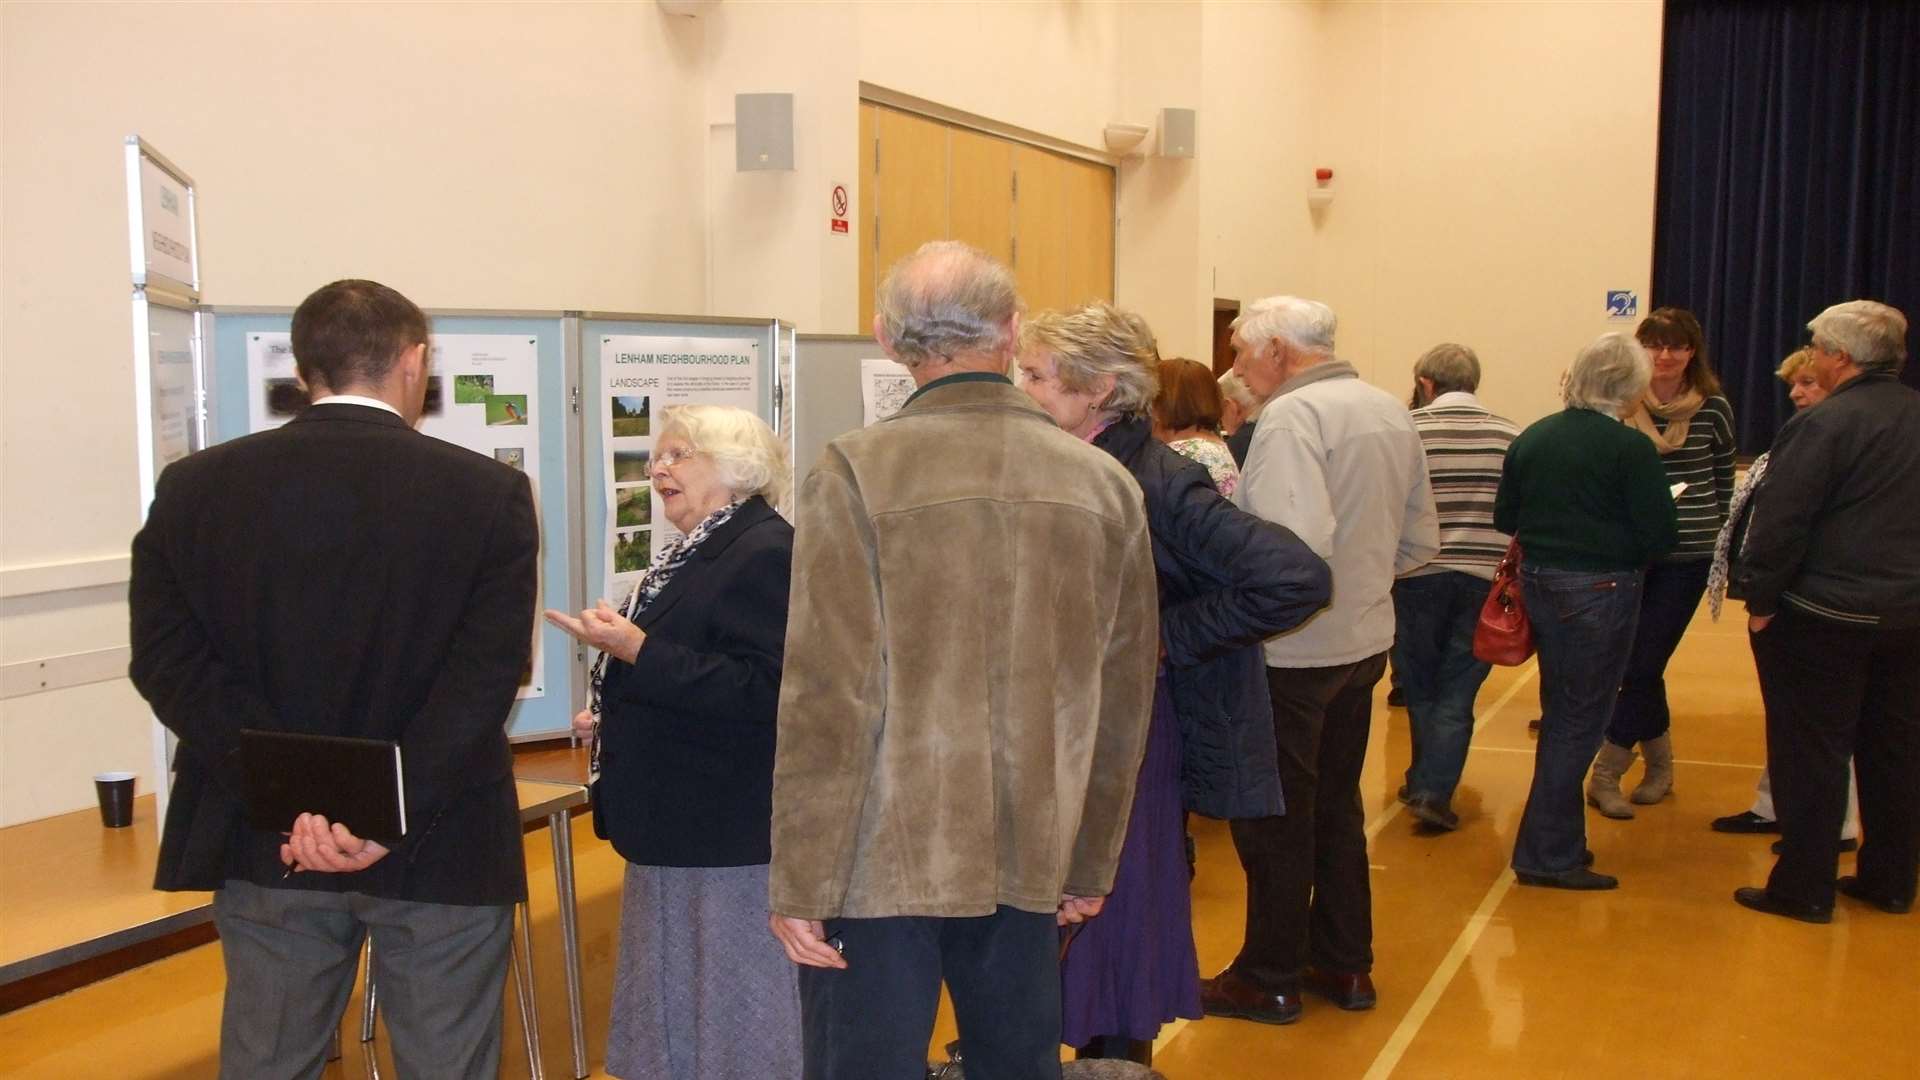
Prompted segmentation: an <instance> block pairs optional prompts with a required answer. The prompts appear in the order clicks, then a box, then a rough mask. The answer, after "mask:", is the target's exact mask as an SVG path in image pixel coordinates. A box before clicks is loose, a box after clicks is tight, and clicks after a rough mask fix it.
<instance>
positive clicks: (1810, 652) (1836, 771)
mask: <svg viewBox="0 0 1920 1080" xmlns="http://www.w3.org/2000/svg"><path fill="white" fill-rule="evenodd" d="M1749 640H1750V641H1751V642H1752V644H1753V659H1754V663H1755V665H1756V666H1757V667H1758V668H1759V670H1760V693H1761V696H1762V697H1763V698H1764V699H1765V701H1766V706H1767V762H1768V765H1769V766H1770V767H1771V768H1772V770H1773V805H1774V811H1775V813H1776V814H1777V815H1778V816H1779V820H1780V834H1781V835H1780V840H1781V845H1780V847H1781V852H1780V860H1779V861H1778V862H1777V863H1775V864H1774V867H1773V874H1772V876H1771V877H1769V878H1768V879H1767V891H1768V892H1770V893H1772V894H1774V895H1775V896H1778V897H1781V898H1783V899H1788V900H1794V901H1798V902H1800V903H1804V904H1813V905H1817V906H1821V907H1824V906H1827V905H1830V904H1832V903H1833V879H1834V874H1835V873H1836V872H1837V867H1838V863H1839V857H1840V856H1839V849H1838V846H1837V844H1838V841H1837V837H1839V835H1840V826H1841V823H1842V821H1843V820H1844V819H1845V817H1846V813H1847V758H1848V757H1850V756H1851V757H1852V758H1853V759H1854V765H1855V769H1856V771H1857V773H1858V775H1859V782H1860V833H1861V838H1860V856H1859V861H1858V862H1857V863H1856V866H1857V871H1856V872H1857V873H1858V875H1859V877H1860V881H1861V883H1862V884H1863V885H1864V886H1865V887H1866V888H1867V889H1868V890H1869V891H1870V892H1872V893H1873V894H1874V895H1876V896H1880V897H1884V898H1886V899H1890V900H1895V901H1898V900H1911V899H1912V898H1913V896H1914V888H1915V884H1916V879H1920V627H1915V628H1908V629H1903V630H1881V629H1875V628H1871V627H1858V626H1849V625H1847V624H1845V623H1838V622H1829V621H1827V620H1825V619H1818V618H1815V617H1813V616H1811V615H1807V614H1805V613H1803V612H1801V611H1798V610H1797V609H1794V608H1791V607H1783V608H1782V609H1781V610H1780V613H1779V614H1778V615H1776V616H1774V619H1773V622H1771V623H1769V624H1768V625H1767V628H1766V629H1765V630H1762V631H1761V632H1760V633H1758V634H1752V635H1750V637H1749Z"/></svg>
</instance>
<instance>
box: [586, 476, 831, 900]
mask: <svg viewBox="0 0 1920 1080" xmlns="http://www.w3.org/2000/svg"><path fill="white" fill-rule="evenodd" d="M792 577H793V526H791V525H788V524H787V523H786V521H785V520H783V519H782V518H781V517H780V515H779V514H777V513H775V512H774V509H773V507H771V506H768V505H767V502H766V500H765V499H762V498H760V497H758V496H755V497H754V498H751V499H748V500H747V501H746V503H744V504H743V505H742V506H741V507H740V509H739V510H737V511H735V512H734V515H733V517H732V518H730V519H729V520H728V521H727V523H726V524H724V525H722V526H720V527H719V528H718V529H715V530H714V531H713V532H712V534H710V535H709V536H708V537H707V538H706V539H705V540H703V541H701V542H700V546H699V547H697V548H694V549H693V554H692V555H690V556H688V558H687V562H686V564H685V565H684V566H682V567H681V568H680V570H679V571H678V572H677V573H676V574H674V576H673V580H672V581H669V582H668V583H667V587H666V588H665V589H664V590H663V591H662V592H661V593H660V595H659V596H658V597H655V598H654V601H653V603H652V604H651V605H650V606H649V607H648V608H647V610H646V611H644V612H642V613H641V615H640V617H639V619H638V620H637V622H638V625H639V627H640V628H641V629H642V630H645V631H646V632H647V640H646V643H645V644H643V645H641V646H640V652H639V654H638V655H637V656H635V657H634V662H633V663H632V664H631V665H628V664H625V663H622V662H621V661H619V660H615V659H611V658H609V659H608V661H607V668H606V673H605V678H604V681H603V684H602V695H601V716H600V782H599V784H598V785H597V786H596V788H595V791H594V796H595V797H594V815H595V817H594V823H595V828H596V829H597V830H598V831H599V832H600V834H601V835H602V836H605V837H606V838H607V839H608V840H610V841H612V843H613V848H614V850H615V851H618V852H619V853H620V854H621V855H622V856H624V857H626V859H627V860H628V861H629V862H635V863H640V864H643V865H646V866H752V865H757V864H760V863H765V862H768V861H769V860H770V859H771V857H772V855H771V850H770V842H769V835H770V833H771V831H772V827H773V743H774V717H775V714H776V713H777V712H778V711H779V704H780V663H781V656H782V654H783V653H784V652H785V650H786V642H787V589H788V585H789V584H790V582H791V581H792Z"/></svg>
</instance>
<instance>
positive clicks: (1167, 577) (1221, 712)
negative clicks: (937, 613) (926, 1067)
mask: <svg viewBox="0 0 1920 1080" xmlns="http://www.w3.org/2000/svg"><path fill="white" fill-rule="evenodd" d="M1157 360H1158V355H1157V352H1156V350H1155V349H1154V345H1153V338H1152V334H1151V331H1150V330H1148V329H1147V328H1146V324H1145V323H1143V322H1141V321H1140V320H1139V318H1138V317H1137V316H1131V315H1129V314H1128V313H1126V312H1122V311H1119V310H1117V309H1115V308H1113V307H1110V306H1108V305H1106V304H1093V305H1090V306H1088V307H1085V308H1081V309H1080V310H1078V311H1073V312H1068V313H1064V314H1062V313H1056V312H1048V313H1044V314H1041V315H1038V316H1035V317H1034V318H1033V319H1031V320H1029V321H1028V322H1027V324H1026V325H1025V326H1023V327H1022V328H1021V335H1020V356H1019V367H1020V381H1021V385H1022V386H1023V387H1024V388H1025V389H1026V391H1027V393H1028V394H1029V395H1030V396H1031V397H1032V398H1033V399H1034V401H1035V402H1036V403H1037V404H1039V406H1040V407H1041V408H1042V409H1044V410H1046V412H1047V414H1048V415H1049V416H1051V417H1052V418H1053V420H1054V422H1055V423H1056V424H1058V425H1059V426H1060V427H1061V428H1062V429H1064V430H1066V431H1067V432H1068V433H1069V434H1072V435H1076V436H1078V437H1080V438H1082V439H1085V440H1087V441H1088V442H1090V443H1092V444H1093V445H1094V446H1096V447H1098V448H1100V449H1102V450H1104V451H1106V452H1107V453H1109V454H1112V455H1113V457H1114V458H1115V460H1117V461H1119V462H1120V464H1122V465H1124V466H1126V468H1127V471H1128V472H1129V473H1131V474H1132V475H1133V477H1134V479H1135V480H1136V481H1138V482H1139V484H1140V488H1141V490H1142V492H1144V494H1145V498H1146V507H1147V531H1148V534H1149V535H1150V537H1151V539H1152V541H1153V561H1154V571H1155V577H1156V578H1157V580H1158V584H1159V594H1160V595H1159V599H1160V642H1161V655H1162V663H1161V667H1160V672H1159V678H1158V679H1157V681H1156V685H1155V688H1154V691H1155V692H1154V705H1153V715H1152V719H1151V721H1150V724H1149V727H1148V732H1147V748H1146V754H1145V756H1144V759H1143V760H1142V761H1141V764H1140V774H1139V780H1138V783H1137V784H1136V786H1135V788H1134V799H1133V807H1132V810H1131V812H1130V815H1129V817H1128V820H1127V834H1126V840H1125V843H1124V845H1123V847H1122V848H1121V852H1120V865H1119V870H1118V872H1117V873H1116V875H1115V877H1114V883H1113V892H1112V894H1111V895H1109V896H1108V897H1107V902H1106V907H1105V910H1104V911H1103V912H1102V913H1101V915H1100V917H1099V918H1097V919H1092V920H1089V921H1088V922H1087V923H1086V924H1085V926H1084V928H1083V929H1082V930H1081V931H1080V932H1079V936H1078V937H1077V938H1075V939H1074V942H1073V945H1072V948H1071V949H1069V950H1068V951H1067V953H1066V957H1065V959H1064V961H1063V963H1062V970H1061V1021H1062V1023H1061V1033H1062V1038H1063V1041H1065V1042H1066V1043H1068V1044H1069V1045H1072V1046H1076V1047H1079V1048H1080V1051H1081V1056H1082V1057H1131V1058H1132V1059H1134V1060H1136V1061H1141V1062H1146V1061H1148V1060H1149V1059H1150V1057H1151V1047H1152V1043H1153V1039H1154V1036H1155V1034H1156V1033H1157V1032H1158V1031H1159V1028H1160V1025H1161V1024H1162V1023H1164V1022H1166V1021H1169V1020H1172V1019H1174V1018H1175V1017H1180V1016H1184V1017H1189V1018H1195V1019H1197V1018H1198V1017H1199V1016H1200V1015H1201V1010H1200V973H1199V965H1198V960H1197V958H1196V954H1195V952H1194V944H1193V920H1192V906H1191V899H1190V897H1189V894H1188V868H1187V861H1186V858H1185V828H1184V823H1185V817H1184V814H1183V810H1192V811H1195V812H1197V813H1201V814H1206V815H1208V816H1211V817H1220V818H1236V817H1260V816H1266V815H1272V814H1278V813H1280V812H1281V811H1282V807H1283V805H1284V804H1283V801H1282V792H1281V790H1280V782H1279V769H1278V765H1277V762H1276V759H1275V754H1276V745H1275V741H1274V732H1273V713H1272V708H1271V705H1270V703H1269V702H1268V700H1267V694H1266V683H1265V676H1264V671H1263V665H1262V662H1261V658H1260V642H1261V640H1262V639H1264V638H1266V637H1268V636H1270V635H1272V634H1276V633H1280V632H1281V631H1284V630H1289V629H1292V628H1293V627H1295V626H1298V625H1299V624H1300V623H1302V622H1304V621H1305V620H1306V619H1307V618H1308V617H1309V616H1311V615H1312V614H1313V613H1314V612H1316V611H1318V610H1319V609H1320V608H1321V607H1322V606H1323V605H1325V603H1326V602H1327V598H1328V596H1329V595H1330V594H1331V591H1332V578H1331V575H1330V573H1329V571H1328V569H1327V565H1326V563H1324V562H1323V561H1321V559H1320V558H1319V556H1317V555H1315V554H1314V553H1313V552H1312V550H1310V549H1309V548H1308V547H1307V546H1306V544H1305V543H1304V542H1303V541H1301V539H1300V538H1299V537H1297V536H1295V535H1294V534H1293V533H1292V532H1291V531H1289V530H1287V529H1286V528H1284V527H1282V526H1280V525H1276V524H1274V523H1272V522H1269V521H1263V520H1261V519H1260V518H1257V517H1254V516H1253V515H1252V514H1248V513H1245V512H1244V511H1242V510H1240V509H1239V508H1237V507H1235V506H1234V505H1233V504H1232V503H1230V502H1228V501H1227V500H1226V499H1224V498H1222V497H1221V496H1220V493H1219V492H1218V491H1217V490H1216V489H1215V488H1214V484H1213V480H1212V478H1211V477H1210V476H1209V475H1208V472H1207V470H1206V468H1205V467H1203V466H1202V465H1200V464H1199V463H1198V462H1194V461H1190V460H1188V459H1187V458H1184V457H1182V456H1180V455H1179V454H1178V453H1175V452H1174V451H1173V450H1171V449H1169V448H1168V447H1167V446H1166V445H1165V444H1164V443H1161V442H1159V441H1157V440H1155V439H1154V438H1153V429H1152V423H1151V421H1150V420H1149V419H1148V414H1149V410H1150V408H1151V406H1152V404H1153V401H1154V396H1155V392H1156V390H1157V383H1158V364H1157ZM1095 630H1096V628H1094V627H1088V628H1087V632H1088V633H1089V634H1092V633H1094V632H1095Z"/></svg>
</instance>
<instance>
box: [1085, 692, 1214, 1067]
mask: <svg viewBox="0 0 1920 1080" xmlns="http://www.w3.org/2000/svg"><path fill="white" fill-rule="evenodd" d="M1186 836H1187V828H1186V814H1185V812H1184V811H1183V810H1182V809H1181V805H1180V722H1179V720H1178V719H1177V718H1176V717H1175V716H1174V713H1173V699H1172V698H1171V696H1169V694H1168V692H1167V677H1166V673H1165V672H1164V671H1162V672H1161V675H1160V678H1159V679H1158V680H1157V681H1156V682H1155V683H1154V688H1153V720H1152V722H1151V723H1150V724H1149V725H1148V727H1147V752H1146V755H1145V757H1144V758H1142V760H1141V762H1140V780H1139V783H1138V785H1137V786H1136V787H1135V789H1134V794H1133V810H1132V812H1131V813H1130V814H1129V816H1128V818H1127V839H1126V843H1125V844H1124V845H1123V846H1122V847H1121V849H1120V868H1119V871H1118V872H1117V873H1116V874H1115V876H1114V879H1113V893H1112V894H1111V895H1110V896H1108V897H1107V903H1106V906H1105V908H1104V909H1102V911H1101V912H1100V914H1099V915H1097V916H1095V917H1094V918H1091V919H1088V920H1087V921H1086V922H1085V923H1083V924H1081V928H1080V931H1079V933H1078V934H1077V935H1076V936H1075V937H1074V939H1073V943H1072V944H1071V945H1070V946H1069V947H1068V949H1067V955H1066V958H1065V959H1064V960H1063V961H1061V964H1060V1006H1061V1009H1060V1013H1061V1016H1060V1019H1061V1025H1060V1039H1061V1041H1062V1042H1064V1043H1066V1044H1067V1045H1069V1046H1084V1045H1086V1044H1087V1043H1089V1042H1091V1041H1093V1039H1094V1037H1095V1036H1098V1035H1117V1036H1121V1037H1124V1038H1128V1039H1138V1040H1141V1041H1149V1040H1152V1039H1153V1038H1154V1037H1155V1036H1156V1035H1158V1034H1159V1032H1160V1025H1161V1024H1164V1023H1166V1022H1167V1021H1169V1020H1172V1019H1174V1018H1175V1017H1181V1016H1184V1017H1186V1018H1188V1019H1190V1020H1198V1019H1199V1018H1200V1016H1201V1012H1200V962H1199V960H1198V958H1197V957H1196V956H1195V954H1194V949H1193V897H1192V894H1191V893H1190V891H1189V889H1188V884H1189V882H1188V877H1187V848H1186Z"/></svg>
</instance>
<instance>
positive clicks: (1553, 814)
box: [1493, 333, 1679, 889]
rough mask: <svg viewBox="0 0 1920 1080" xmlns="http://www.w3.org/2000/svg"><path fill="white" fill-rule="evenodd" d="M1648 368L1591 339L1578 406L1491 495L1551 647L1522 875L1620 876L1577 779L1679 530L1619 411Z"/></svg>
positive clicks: (1531, 445)
mask: <svg viewBox="0 0 1920 1080" xmlns="http://www.w3.org/2000/svg"><path fill="white" fill-rule="evenodd" d="M1651 375H1652V365H1651V363H1650V361H1649V360H1648V358H1647V354H1646V350H1644V349H1642V348H1641V347H1640V344H1639V343H1638V342H1636V341H1635V340H1634V339H1633V338H1631V337H1628V336H1627V335H1625V334H1617V333H1616V334H1604V335H1602V336H1601V337H1599V338H1598V339H1596V340H1595V341H1594V342H1593V343H1592V344H1591V345H1588V346H1587V347H1586V348H1584V349H1582V350H1580V354H1579V356H1577V357H1576V358H1575V359H1574V362H1573V367H1572V368H1571V369H1570V370H1569V371H1568V372H1567V382H1566V386H1565V388H1564V389H1563V390H1562V391H1561V393H1562V396H1563V397H1564V399H1565V401H1566V405H1567V407H1566V408H1565V409H1564V410H1563V411H1561V412H1558V413H1555V414H1554V415H1552V416H1549V417H1547V418H1545V419H1543V420H1540V421H1539V422H1537V423H1535V424H1534V425H1533V426H1531V427H1529V428H1527V430H1525V431H1523V432H1521V433H1520V437H1519V438H1517V439H1515V440H1514V441H1513V446H1512V447H1511V448H1509V449H1508V451H1507V459H1506V465H1505V467H1504V469H1503V470H1502V472H1501V476H1500V492H1499V494H1498V495H1497V496H1496V497H1495V499H1494V507H1493V523H1494V527H1495V528H1497V529H1499V530H1500V531H1501V532H1504V533H1508V534H1510V535H1512V536H1514V537H1515V538H1517V539H1518V540H1519V541H1520V546H1521V549H1522V550H1523V551H1524V553H1525V555H1524V558H1523V560H1522V564H1521V568H1520V580H1521V587H1522V590H1523V592H1524V594H1525V597H1526V604H1527V615H1528V617H1529V618H1530V619H1531V621H1532V623H1533V632H1534V640H1535V642H1536V644H1537V645H1538V646H1539V650H1540V698H1541V704H1542V706H1543V711H1544V715H1543V716H1542V718H1541V721H1540V741H1539V743H1538V745H1537V746H1536V748H1535V750H1534V765H1533V788H1532V790H1531V791H1530V792H1529V793H1528V795H1527V809H1526V813H1525V814H1524V815H1523V816H1522V817H1521V819H1520V832H1519V835H1518V837H1517V838H1516V839H1515V842H1514V848H1513V870H1514V875H1515V877H1517V878H1518V879H1519V880H1520V882H1521V884H1524V885H1545V886H1552V887H1556V888H1563V889H1611V888H1614V887H1615V886H1617V885H1618V884H1619V881H1618V880H1617V879H1615V878H1613V877H1610V876H1608V875H1606V874H1598V873H1594V872H1593V871H1592V870H1590V869H1588V866H1589V864H1590V863H1591V862H1592V860H1593V856H1592V854H1591V853H1590V852H1588V851H1587V845H1586V835H1587V822H1586V809H1585V806H1584V805H1583V803H1582V796H1581V789H1580V782H1581V778H1582V777H1584V776H1585V775H1586V772H1587V766H1588V765H1589V764H1590V763H1591V762H1592V761H1593V759H1594V754H1595V752H1596V751H1598V750H1599V749H1600V744H1601V742H1602V741H1603V734H1604V731H1605V729H1606V726H1607V723H1608V721H1609V720H1610V719H1611V717H1612V715H1613V708H1614V698H1615V696H1616V695H1617V693H1618V691H1619V687H1620V677H1621V674H1622V673H1623V672H1624V671H1625V670H1626V666H1627V655H1628V652H1629V650H1630V649H1631V647H1632V645H1633V635H1634V625H1635V623H1636V621H1637V620H1638V618H1639V614H1640V598H1641V589H1642V584H1643V582H1644V580H1645V567H1646V566H1647V564H1648V563H1650V562H1652V561H1653V560H1654V559H1656V558H1658V557H1659V556H1661V555H1664V554H1666V553H1667V552H1668V551H1670V550H1672V548H1673V546H1674V544H1675V542H1676V541H1677V540H1678V538H1679V518H1678V515H1677V514H1676V513H1675V510H1674V505H1673V498H1672V497H1671V495H1669V493H1668V491H1667V479H1666V471H1665V470H1664V469H1663V468H1662V467H1661V464H1660V455H1659V454H1658V453H1657V452H1656V451H1655V450H1654V448H1653V444H1652V442H1651V441H1649V440H1648V439H1647V437H1646V436H1644V435H1642V434H1640V433H1639V432H1637V431H1635V430H1633V429H1631V428H1629V427H1627V426H1626V425H1624V424H1622V423H1621V422H1620V420H1619V417H1621V416H1622V415H1624V414H1626V413H1627V412H1629V411H1630V410H1631V409H1632V408H1633V406H1634V403H1635V402H1637V401H1638V400H1639V399H1640V396H1641V394H1643V393H1644V392H1645V391H1646V388H1647V382H1648V380H1649V378H1650V377H1651Z"/></svg>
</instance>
